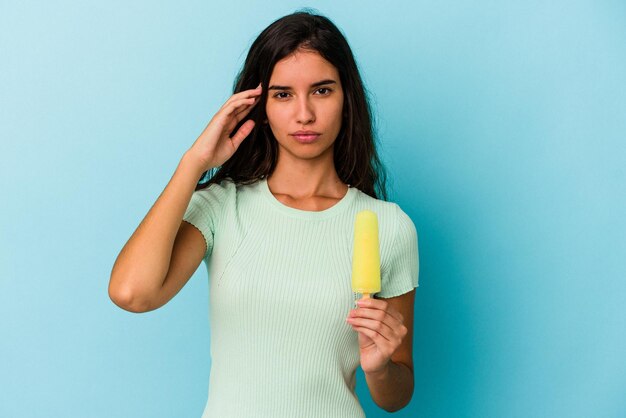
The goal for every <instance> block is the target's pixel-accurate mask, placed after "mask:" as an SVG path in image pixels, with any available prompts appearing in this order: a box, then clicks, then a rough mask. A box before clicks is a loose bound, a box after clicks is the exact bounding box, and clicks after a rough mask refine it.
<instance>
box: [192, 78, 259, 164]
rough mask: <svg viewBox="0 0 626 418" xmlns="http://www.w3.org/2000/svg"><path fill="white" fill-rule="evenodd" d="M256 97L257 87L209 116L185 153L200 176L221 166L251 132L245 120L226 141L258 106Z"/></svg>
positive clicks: (242, 93) (236, 95)
mask: <svg viewBox="0 0 626 418" xmlns="http://www.w3.org/2000/svg"><path fill="white" fill-rule="evenodd" d="M260 97H261V84H259V86H258V87H257V88H255V89H252V90H244V91H241V92H239V93H236V94H233V95H232V96H231V97H230V98H229V99H228V100H227V101H226V102H225V103H224V105H223V106H222V107H221V108H220V110H218V111H217V113H216V114H215V115H214V116H213V118H212V119H211V121H210V122H209V124H208V125H207V126H206V128H204V131H203V132H202V133H201V134H200V136H199V137H198V139H196V142H194V144H193V145H192V146H191V148H189V150H188V151H187V153H186V154H187V155H190V156H192V157H193V158H194V159H195V160H196V161H197V162H198V164H200V165H201V166H202V172H204V171H206V170H208V169H210V168H214V167H218V166H221V165H222V164H224V162H226V161H227V160H228V159H229V158H230V157H232V156H233V154H234V153H235V151H237V148H239V145H240V144H241V143H242V142H243V140H244V139H245V138H246V137H247V136H248V135H249V134H250V132H252V129H253V128H254V121H253V120H248V121H246V122H244V123H243V125H241V126H240V127H239V129H238V130H237V132H235V134H234V135H233V136H232V138H231V137H229V134H230V133H231V132H232V131H233V129H235V126H237V124H238V123H239V122H240V121H241V120H242V119H243V118H245V117H246V115H247V114H248V113H250V111H251V110H252V108H253V107H254V106H255V105H256V104H257V103H258V101H259V98H260Z"/></svg>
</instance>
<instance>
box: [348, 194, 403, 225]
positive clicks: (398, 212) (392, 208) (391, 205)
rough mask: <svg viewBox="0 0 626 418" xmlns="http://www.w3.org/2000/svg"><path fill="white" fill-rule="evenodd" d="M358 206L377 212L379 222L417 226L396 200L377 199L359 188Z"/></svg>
mask: <svg viewBox="0 0 626 418" xmlns="http://www.w3.org/2000/svg"><path fill="white" fill-rule="evenodd" d="M356 207H357V210H359V211H360V210H371V211H373V212H375V213H376V215H377V216H378V220H379V224H384V225H387V226H389V227H391V226H394V225H395V226H398V225H403V226H404V227H405V228H406V227H410V226H413V228H414V227H415V226H414V224H413V221H412V220H411V218H410V217H409V215H408V214H407V213H406V212H405V211H404V210H403V209H402V208H401V207H400V205H399V204H397V203H396V202H393V201H386V200H381V199H376V198H374V197H372V196H370V195H368V194H366V193H363V192H361V191H360V190H359V192H358V197H357V205H356ZM380 226H382V225H380Z"/></svg>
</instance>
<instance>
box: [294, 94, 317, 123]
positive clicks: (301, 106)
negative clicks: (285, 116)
mask: <svg viewBox="0 0 626 418" xmlns="http://www.w3.org/2000/svg"><path fill="white" fill-rule="evenodd" d="M297 106H298V108H297V110H296V117H297V119H298V123H302V124H307V123H311V122H314V121H315V112H314V111H313V107H312V106H311V103H309V100H308V98H302V99H300V100H298V104H297Z"/></svg>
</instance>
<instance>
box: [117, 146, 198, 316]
mask: <svg viewBox="0 0 626 418" xmlns="http://www.w3.org/2000/svg"><path fill="white" fill-rule="evenodd" d="M202 173H203V170H202V167H201V166H200V165H199V164H198V163H197V162H196V161H194V160H193V159H192V158H191V157H190V156H189V155H188V154H185V155H184V156H183V158H182V159H181V160H180V163H179V164H178V167H177V168H176V171H175V172H174V175H173V176H172V178H171V180H170V182H169V183H168V184H167V186H166V187H165V190H163V193H161V195H160V196H159V198H158V199H157V201H156V202H155V203H154V205H153V206H152V208H151V209H150V211H149V212H148V214H147V215H146V217H145V218H144V219H143V221H142V222H141V223H140V224H139V226H138V227H137V229H136V230H135V232H134V233H133V234H132V236H131V237H130V239H129V240H128V242H126V245H124V248H122V251H121V252H120V254H119V255H118V257H117V260H115V264H114V265H113V270H112V271H111V280H110V283H109V297H110V298H111V300H112V301H113V302H115V304H116V305H118V306H119V307H121V308H123V309H126V310H128V311H132V312H146V311H149V310H152V309H156V308H157V307H158V306H155V302H156V301H157V300H159V299H161V298H162V295H160V292H161V290H162V289H163V285H164V282H165V279H166V277H167V275H168V271H169V270H170V262H171V261H176V264H177V269H173V270H172V272H173V273H175V272H176V271H185V272H190V273H189V276H188V277H187V278H186V280H185V279H184V278H183V282H182V283H180V287H178V289H176V290H175V292H174V294H175V293H177V292H178V291H179V290H180V288H182V286H183V285H184V284H185V282H186V281H187V280H188V279H189V277H191V275H192V274H193V272H194V271H195V270H196V269H197V268H198V266H199V265H200V262H201V261H202V256H203V254H204V248H205V246H206V244H205V242H204V238H203V237H202V234H201V233H200V232H199V231H198V230H196V229H195V227H193V226H191V225H189V224H187V223H185V222H182V218H183V215H184V214H185V210H186V209H187V206H188V205H189V202H190V200H191V195H192V194H193V192H194V190H195V187H196V184H197V183H198V180H199V179H200V176H201V175H202ZM175 241H178V242H179V243H180V245H178V247H179V248H182V247H185V248H186V251H185V252H186V254H185V257H183V258H181V257H180V255H181V254H178V255H176V254H174V242H175ZM194 243H195V245H193V244H194ZM198 243H199V245H198ZM173 258H174V259H175V260H172V259H173ZM172 290H173V289H172ZM174 294H172V295H171V297H173V296H174ZM171 297H170V299H171ZM168 300H169V299H168ZM165 302H167V301H165Z"/></svg>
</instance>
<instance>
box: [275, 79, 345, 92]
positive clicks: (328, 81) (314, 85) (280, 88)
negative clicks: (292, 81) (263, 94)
mask: <svg viewBox="0 0 626 418" xmlns="http://www.w3.org/2000/svg"><path fill="white" fill-rule="evenodd" d="M324 84H337V82H336V81H335V80H331V79H328V80H322V81H317V82H315V83H313V84H311V87H318V86H322V85H324ZM268 90H291V86H277V85H273V86H270V87H269V88H268Z"/></svg>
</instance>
